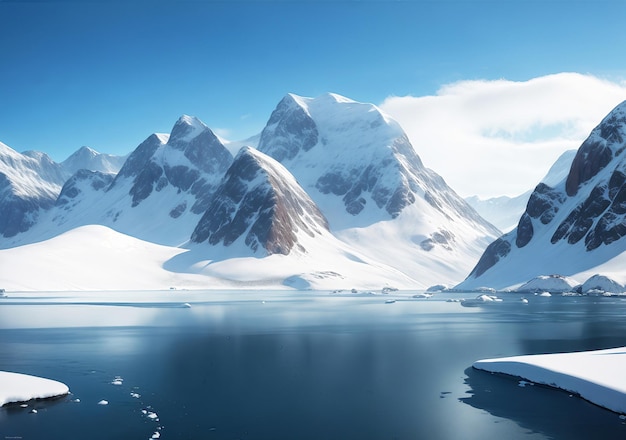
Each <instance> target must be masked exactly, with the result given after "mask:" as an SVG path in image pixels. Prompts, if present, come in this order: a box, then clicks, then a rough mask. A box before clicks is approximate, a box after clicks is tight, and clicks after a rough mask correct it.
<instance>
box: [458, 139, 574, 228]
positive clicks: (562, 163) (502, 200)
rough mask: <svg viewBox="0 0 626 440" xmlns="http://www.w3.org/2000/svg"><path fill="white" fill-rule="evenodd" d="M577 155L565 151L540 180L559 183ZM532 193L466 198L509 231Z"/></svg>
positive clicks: (474, 206) (478, 209)
mask: <svg viewBox="0 0 626 440" xmlns="http://www.w3.org/2000/svg"><path fill="white" fill-rule="evenodd" d="M575 155H576V150H568V151H566V152H564V153H563V154H562V155H561V156H560V157H559V158H558V159H557V160H556V162H555V163H554V164H553V165H552V167H550V170H549V171H548V173H547V174H546V176H545V177H544V178H543V179H541V181H540V182H541V183H545V184H546V185H548V186H554V185H556V184H558V183H559V182H560V181H561V180H563V179H564V178H565V177H566V176H567V173H568V172H569V169H570V166H571V165H572V160H574V156H575ZM531 194H532V190H529V191H527V192H525V193H524V194H520V195H519V196H516V197H507V196H501V197H493V198H490V199H484V200H483V199H480V198H479V197H477V196H472V197H468V198H466V199H465V201H466V202H467V203H469V204H470V206H471V207H472V208H474V209H475V210H476V212H478V213H479V214H480V215H481V216H482V217H483V218H484V219H486V220H487V221H489V222H491V223H492V224H493V225H495V226H496V227H497V228H498V229H500V230H501V231H504V232H508V231H510V230H511V229H513V228H515V227H516V226H517V223H518V221H519V218H520V216H521V215H522V214H523V213H524V211H525V210H526V204H527V203H528V199H529V198H530V195H531Z"/></svg>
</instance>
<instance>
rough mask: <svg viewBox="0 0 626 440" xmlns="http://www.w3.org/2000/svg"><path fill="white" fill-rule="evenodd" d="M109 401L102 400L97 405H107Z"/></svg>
mask: <svg viewBox="0 0 626 440" xmlns="http://www.w3.org/2000/svg"><path fill="white" fill-rule="evenodd" d="M108 404H109V401H108V400H104V399H102V400H101V401H100V402H98V405H108Z"/></svg>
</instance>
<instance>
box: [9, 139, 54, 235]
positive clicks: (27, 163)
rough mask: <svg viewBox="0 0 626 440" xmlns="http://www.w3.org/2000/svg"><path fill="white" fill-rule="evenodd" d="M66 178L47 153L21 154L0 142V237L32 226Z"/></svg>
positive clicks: (49, 206)
mask: <svg viewBox="0 0 626 440" xmlns="http://www.w3.org/2000/svg"><path fill="white" fill-rule="evenodd" d="M65 178H66V175H65V174H64V172H63V170H62V169H61V167H60V166H59V165H58V164H55V163H54V162H53V161H52V159H50V157H48V156H47V155H46V154H44V153H38V152H26V153H23V154H20V153H18V152H17V151H15V150H13V149H11V148H9V147H8V146H7V145H5V144H3V143H1V142H0V212H1V213H2V214H1V215H0V239H2V238H6V237H13V236H15V235H16V234H18V233H20V232H24V231H27V230H28V229H29V228H30V227H32V225H33V224H35V223H36V222H37V220H38V218H39V216H40V215H41V213H42V212H43V211H45V210H47V209H50V208H51V207H52V206H53V205H54V201H55V200H56V197H57V195H58V194H59V191H60V190H61V185H63V182H64V180H65Z"/></svg>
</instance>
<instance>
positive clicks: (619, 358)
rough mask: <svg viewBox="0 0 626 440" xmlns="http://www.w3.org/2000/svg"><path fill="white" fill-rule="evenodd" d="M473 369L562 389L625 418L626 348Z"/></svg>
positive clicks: (494, 362)
mask: <svg viewBox="0 0 626 440" xmlns="http://www.w3.org/2000/svg"><path fill="white" fill-rule="evenodd" d="M474 368H477V369H479V370H485V371H489V372H492V373H504V374H509V375H511V376H517V377H519V378H522V379H524V380H525V381H529V382H534V383H539V384H544V385H549V386H552V387H555V388H560V389H562V390H565V391H568V392H570V393H573V394H577V395H579V396H581V397H582V398H583V399H586V400H588V401H590V402H592V403H595V404H596V405H598V406H602V407H604V408H607V409H610V410H612V411H615V412H618V413H621V414H626V375H624V370H625V369H626V347H619V348H611V349H607V350H596V351H584V352H577V353H558V354H538V355H526V356H513V357H508V358H498V359H484V360H480V361H477V362H475V363H474Z"/></svg>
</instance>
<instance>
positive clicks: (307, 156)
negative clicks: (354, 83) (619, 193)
mask: <svg viewBox="0 0 626 440" xmlns="http://www.w3.org/2000/svg"><path fill="white" fill-rule="evenodd" d="M233 145H234V144H228V143H226V142H224V141H222V140H221V139H220V138H218V137H217V136H216V135H215V134H214V133H213V132H212V131H211V130H210V129H209V128H208V127H207V126H206V125H205V124H204V123H202V122H201V121H199V120H198V119H197V118H194V117H190V116H183V117H181V118H180V119H179V120H178V121H177V122H176V123H175V124H174V127H173V128H172V131H171V133H170V134H169V135H167V134H153V135H151V136H149V137H148V138H147V139H146V140H145V141H144V142H143V143H142V144H141V145H139V146H138V147H137V148H136V149H135V150H134V151H133V152H132V153H131V154H130V155H129V156H128V157H127V158H115V157H112V156H107V155H101V154H98V153H95V152H93V150H88V149H85V148H83V149H81V150H79V151H78V152H77V153H75V154H74V155H72V156H71V157H70V158H68V160H67V161H65V162H63V163H61V164H56V163H54V162H53V161H51V160H50V159H49V158H48V157H47V156H46V155H45V154H43V153H23V154H19V153H17V152H15V151H13V150H11V149H10V148H9V147H7V146H5V145H1V149H0V178H1V180H0V185H2V186H1V187H0V188H1V189H2V193H1V194H2V196H1V197H0V208H1V209H2V212H3V213H5V212H6V213H9V215H3V216H2V217H1V220H0V234H1V237H0V248H3V250H0V275H1V276H0V278H1V279H2V280H3V281H4V280H9V282H7V286H8V287H11V286H14V287H15V288H19V287H20V286H22V287H23V288H27V289H32V288H50V289H63V288H67V287H66V286H64V285H63V281H62V280H64V279H66V280H68V281H67V284H68V285H69V286H71V287H72V288H82V289H100V288H107V279H103V280H100V278H99V276H96V275H95V274H94V276H92V277H87V278H86V279H85V280H84V281H81V282H72V281H71V280H72V278H74V279H77V278H79V279H82V277H86V275H85V274H86V273H89V271H90V270H91V271H93V270H95V269H94V268H93V267H91V268H85V267H83V263H82V262H81V258H80V256H79V255H80V252H76V253H75V254H72V255H77V256H76V257H69V256H65V257H63V258H66V259H71V258H75V259H76V261H74V260H71V261H70V260H68V261H63V259H57V260H58V261H57V260H55V261H48V262H47V263H43V262H41V263H40V264H46V265H49V266H50V267H47V268H46V271H53V272H55V273H56V272H57V271H65V272H66V273H65V275H66V277H56V276H55V280H60V281H55V283H57V284H58V283H60V284H62V285H55V286H50V285H46V278H45V277H41V282H40V283H39V284H41V285H40V286H39V285H38V286H37V287H33V284H32V280H31V281H30V283H31V284H28V286H26V284H24V283H23V282H22V281H23V280H22V281H20V280H15V279H12V277H15V275H10V273H9V271H11V270H13V274H17V273H19V272H20V267H25V266H29V265H31V266H32V264H33V263H32V262H33V261H39V260H38V258H40V255H41V252H42V251H43V250H44V249H46V252H48V253H54V252H57V251H59V249H58V247H59V246H61V247H66V248H67V247H72V246H76V247H77V248H80V249H83V247H84V246H85V245H84V243H85V240H82V241H76V237H78V236H81V237H83V236H84V234H85V231H87V230H88V231H90V233H91V234H96V235H99V234H104V236H106V237H107V238H106V240H104V239H103V242H105V243H108V244H107V245H106V246H109V247H113V248H115V246H116V243H118V244H119V246H131V247H133V248H134V249H149V248H151V246H166V247H167V248H168V249H171V251H167V252H162V251H160V250H157V248H154V252H152V254H150V253H149V255H146V258H145V261H144V262H143V263H141V264H145V265H147V266H146V267H144V268H143V269H141V270H144V269H145V271H147V273H152V274H153V278H154V280H155V281H154V282H155V284H156V285H155V288H156V287H164V286H162V285H161V284H158V283H163V282H165V281H164V280H172V282H173V281H174V280H175V281H176V282H177V283H179V284H181V285H183V286H191V287H211V286H216V285H219V286H221V287H224V286H226V287H228V286H231V287H232V286H235V287H241V286H255V287H258V286H282V287H296V288H348V287H369V288H374V287H377V288H382V287H384V286H398V287H403V288H424V287H427V286H429V285H431V284H434V283H448V284H453V283H455V282H458V281H459V280H461V279H462V278H463V277H464V276H465V275H466V274H467V273H468V272H469V270H470V269H471V267H472V266H473V264H474V262H475V261H476V260H477V258H478V257H479V255H480V253H481V252H482V251H483V250H484V249H485V247H486V246H487V244H488V243H489V242H491V241H493V240H494V239H495V238H496V237H497V236H498V235H499V230H498V229H497V228H495V227H494V226H492V225H491V224H490V223H488V222H487V221H485V220H484V219H483V218H482V217H481V216H480V215H478V214H477V213H476V211H475V210H474V209H473V208H471V206H469V205H468V204H467V203H466V202H465V201H464V200H463V199H461V198H460V197H459V196H458V195H457V194H456V193H455V192H454V191H453V190H452V189H451V188H449V187H448V186H447V184H446V183H445V182H444V180H443V179H442V178H441V177H440V176H438V175H437V174H436V173H435V172H433V171H432V170H429V169H427V168H425V167H424V166H423V164H422V162H421V160H420V159H419V157H418V155H417V154H416V153H415V150H414V148H413V146H412V145H411V143H410V142H409V140H408V138H407V136H406V134H405V133H404V131H403V130H402V128H401V127H400V126H399V125H398V124H397V122H395V121H394V120H393V119H391V118H390V117H388V116H387V115H385V114H383V113H382V112H381V111H380V110H379V109H378V108H377V107H376V106H374V105H372V104H364V103H359V102H355V101H352V100H350V99H347V98H345V97H342V96H339V95H335V94H327V95H323V96H320V97H318V98H314V99H313V98H304V97H300V96H296V95H293V94H289V95H287V96H285V97H284V98H283V99H282V100H281V101H280V102H279V104H278V105H277V107H276V109H275V110H274V111H273V113H272V114H271V116H270V118H269V121H268V123H267V125H266V127H265V128H264V130H263V131H262V133H261V134H260V136H259V137H258V145H251V146H248V147H242V148H237V150H238V153H237V154H236V156H235V157H233V154H232V151H233ZM124 159H125V160H124ZM122 162H123V165H121V163H122ZM92 225H97V226H98V227H97V228H94V227H93V226H92ZM85 228H88V229H85ZM79 231H82V232H79ZM105 231H108V232H105ZM123 236H126V237H127V236H130V237H133V239H132V240H129V239H128V238H123ZM64 237H65V238H64ZM115 237H118V238H115ZM95 242H98V240H97V239H96V240H95ZM122 243H123V244H122ZM140 243H145V244H140ZM159 249H161V248H159ZM18 250H19V251H18ZM65 250H66V249H64V250H63V251H64V252H65ZM85 251H86V252H96V253H97V252H102V255H105V254H106V255H108V254H107V253H106V252H103V250H102V249H90V250H85ZM31 252H32V253H38V254H37V255H36V256H35V255H34V254H32V253H31ZM59 252H60V251H59ZM138 252H139V251H138ZM141 252H143V250H142V251H141ZM141 252H139V254H138V255H143V254H142V253H141ZM157 254H159V255H161V254H163V255H165V254H167V255H168V256H167V258H166V259H165V260H164V261H159V260H158V259H157V260H156V261H155V259H154V256H155V255H157ZM18 255H19V256H20V258H21V259H23V260H21V259H20V258H17V256H18ZM63 255H65V254H63ZM163 258H165V257H163ZM29 259H30V260H29ZM137 259H139V260H142V259H141V258H140V257H137V258H135V259H134V261H133V265H134V266H136V265H137V264H140V262H139V261H137ZM29 261H30V262H29ZM5 263H6V264H5ZM102 265H103V267H101V268H98V270H104V271H110V272H111V277H110V278H111V279H112V278H117V279H118V280H119V279H124V280H128V284H129V287H128V288H133V286H135V285H139V284H141V287H142V288H143V287H145V282H142V283H139V284H138V282H137V281H136V280H135V278H134V277H133V275H132V272H133V270H131V268H124V267H118V266H119V265H118V264H117V262H116V261H111V260H107V261H105V262H103V263H102ZM134 266H133V267H134ZM30 270H31V271H32V273H37V272H38V271H42V268H41V267H30ZM138 270H139V269H137V268H136V267H135V269H134V272H135V273H137V271H138ZM77 271H82V272H81V274H80V275H78V274H77ZM90 280H91V281H90ZM96 280H99V281H96ZM48 281H49V280H48ZM12 283H13V284H12ZM20 283H21V284H20ZM110 283H112V281H109V284H110ZM35 284H38V283H35ZM116 286H117V284H116Z"/></svg>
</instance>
